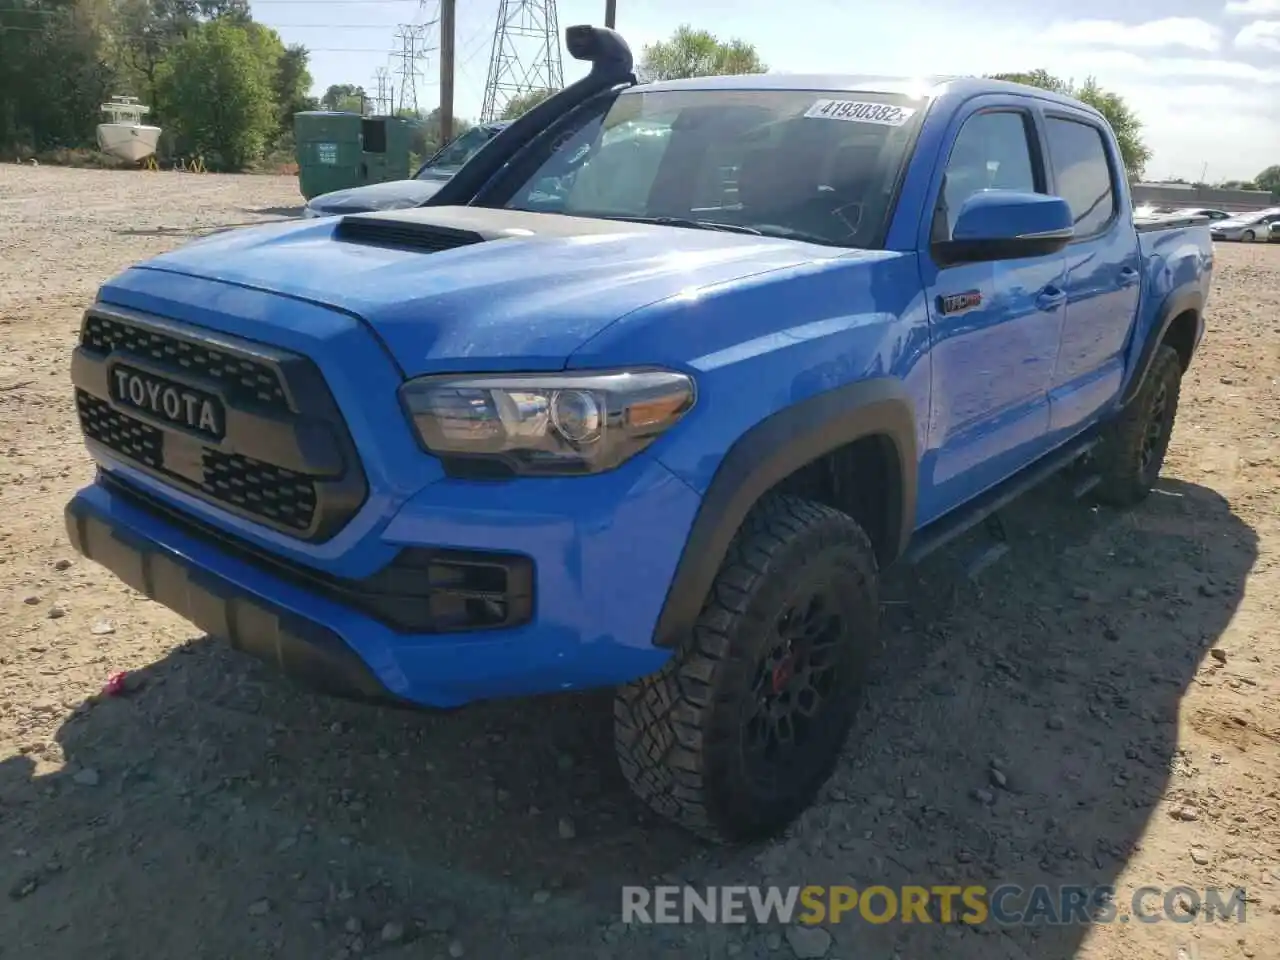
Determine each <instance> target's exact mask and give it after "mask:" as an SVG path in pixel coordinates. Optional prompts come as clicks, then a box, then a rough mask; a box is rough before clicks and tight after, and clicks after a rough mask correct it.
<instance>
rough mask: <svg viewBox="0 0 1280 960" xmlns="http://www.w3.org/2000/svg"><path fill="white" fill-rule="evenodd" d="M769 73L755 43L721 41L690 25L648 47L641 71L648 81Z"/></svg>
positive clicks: (641, 61)
mask: <svg viewBox="0 0 1280 960" xmlns="http://www.w3.org/2000/svg"><path fill="white" fill-rule="evenodd" d="M768 71H769V68H768V66H766V65H765V63H764V61H762V60H761V59H760V55H759V54H758V53H757V52H756V48H755V47H754V46H753V45H752V44H750V43H747V42H746V41H745V40H720V39H719V38H718V37H716V36H715V35H714V34H712V33H710V32H708V31H706V30H694V29H693V28H692V27H690V26H688V25H687V24H686V25H684V26H681V27H680V28H679V29H677V30H676V32H675V33H674V34H672V35H671V39H670V40H660V41H659V42H657V43H651V44H646V45H645V47H644V50H643V52H642V53H641V56H640V69H639V73H640V76H641V77H642V78H643V79H645V80H682V79H685V78H687V77H714V76H722V75H724V74H731V73H767V72H768Z"/></svg>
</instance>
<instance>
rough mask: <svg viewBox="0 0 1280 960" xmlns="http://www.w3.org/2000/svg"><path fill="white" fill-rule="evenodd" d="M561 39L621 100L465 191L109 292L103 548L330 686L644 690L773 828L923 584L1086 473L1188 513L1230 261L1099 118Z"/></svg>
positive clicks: (680, 815) (699, 806)
mask: <svg viewBox="0 0 1280 960" xmlns="http://www.w3.org/2000/svg"><path fill="white" fill-rule="evenodd" d="M566 43H567V46H568V48H569V50H570V52H571V53H572V54H573V55H574V56H575V57H578V58H579V59H583V60H588V61H590V62H591V64H592V65H591V69H590V73H589V74H588V75H587V76H586V77H584V78H583V79H582V80H580V81H578V82H577V83H575V84H573V85H571V86H569V87H567V88H566V89H564V90H563V91H562V92H560V93H558V94H557V95H555V96H553V97H551V98H550V99H549V100H547V101H546V102H544V103H543V104H541V105H539V106H538V107H536V108H534V109H533V110H532V111H530V112H529V113H527V114H525V115H524V116H523V117H521V118H520V119H518V120H516V121H515V122H513V123H512V124H511V125H510V126H508V127H507V128H506V129H505V130H503V131H502V132H501V133H499V134H498V135H497V136H496V137H495V138H494V139H493V140H492V141H491V142H490V144H489V145H488V146H487V147H486V148H485V149H484V150H482V151H480V152H479V153H477V154H476V155H475V157H473V158H472V159H471V160H470V161H469V162H468V163H467V164H466V165H464V166H463V167H462V168H461V169H460V170H459V171H458V172H457V173H456V174H455V175H454V176H453V177H452V178H451V179H450V180H449V181H448V182H447V183H445V184H444V185H443V186H442V187H441V189H440V190H439V192H438V193H436V194H435V195H434V196H433V197H432V198H431V199H430V200H429V201H428V202H427V204H425V205H423V206H420V207H417V208H413V209H410V210H396V211H387V212H377V213H365V214H358V215H349V216H343V217H335V218H330V219H323V220H305V221H293V222H286V223H279V224H268V225H263V226H258V227H253V228H249V229H244V230H238V231H231V232H225V233H222V234H219V235H216V236H212V237H208V238H205V239H202V240H199V241H197V242H193V243H190V244H188V245H186V246H184V247H182V248H179V249H177V250H174V251H172V252H169V253H166V254H164V255H161V256H158V257H156V258H154V259H152V260H149V261H147V262H145V263H142V264H139V265H138V266H135V267H132V268H130V269H127V270H125V271H124V272H123V273H121V274H119V275H118V276H116V277H115V278H113V279H111V280H110V281H108V282H107V283H106V284H104V285H103V286H102V288H101V290H100V292H99V293H98V295H97V298H96V300H95V302H94V303H93V304H92V305H91V306H90V307H89V308H88V310H87V312H86V314H85V317H84V321H83V327H82V330H81V334H80V340H79V345H78V346H77V347H76V349H75V351H74V357H73V362H72V379H73V381H74V389H75V402H76V405H77V408H78V411H79V417H80V424H81V427H82V428H83V433H84V436H85V438H86V441H87V444H88V448H89V450H90V452H91V454H92V456H93V458H94V459H95V460H96V462H97V466H98V470H97V474H96V479H95V480H94V481H93V483H91V484H90V485H89V486H87V487H86V488H84V489H83V490H81V491H79V492H78V493H77V494H76V495H75V497H74V499H72V500H71V501H70V503H69V504H68V506H67V509H66V518H67V528H68V532H69V534H70V537H71V540H72V542H73V543H74V545H75V547H76V548H77V549H78V550H79V551H80V552H81V553H83V554H84V555H85V556H87V557H89V558H91V559H92V560H95V561H97V562H98V563H100V564H102V565H104V566H105V567H107V568H108V569H110V570H112V571H114V572H115V573H116V574H117V575H119V577H120V578H121V579H122V580H123V581H125V582H126V583H127V584H129V585H130V586H132V587H134V588H136V589H137V590H139V591H142V592H143V593H145V594H146V595H148V596H150V597H152V598H154V599H155V600H157V601H159V602H160V603H161V604H163V605H165V606H167V607H170V608H172V609H173V610H175V611H177V612H178V613H180V614H181V615H183V616H184V617H186V618H187V619H189V620H190V621H192V622H193V623H195V624H196V625H198V626H199V627H200V628H202V629H203V630H205V631H207V632H208V633H209V634H211V635H214V636H220V637H224V638H227V639H228V640H229V642H230V643H231V644H232V645H233V646H234V647H236V648H238V649H240V650H243V651H246V652H247V653H249V654H252V655H256V656H258V657H260V658H263V659H265V660H267V661H269V662H271V663H272V664H274V665H276V666H278V667H279V668H280V669H282V670H283V671H284V672H286V673H288V674H292V675H294V676H296V677H299V678H303V679H306V680H310V681H311V682H313V683H315V684H317V685H319V686H320V687H322V688H324V689H327V690H329V691H331V692H334V693H338V694H346V695H350V696H354V697H360V698H367V699H372V700H382V701H388V702H394V703H400V704H409V705H417V706H422V707H440V708H445V707H456V706H460V705H463V704H466V703H469V702H472V701H476V700H481V699H486V698H500V697H515V696H526V695H533V694H539V693H547V692H555V691H571V690H581V689H584V688H593V687H601V686H607V687H613V688H616V699H615V710H614V718H613V719H614V724H615V737H616V744H617V752H618V758H619V761H620V764H621V768H622V771H623V773H624V774H625V777H626V779H627V781H628V782H629V783H630V784H631V786H632V787H633V788H634V790H635V791H636V792H637V793H638V794H639V795H640V797H642V798H643V799H644V800H645V801H647V802H648V803H649V804H650V805H651V806H652V807H653V808H654V809H656V810H657V811H659V812H660V813H662V814H665V815H667V816H669V817H671V818H673V819H674V820H676V821H678V822H679V823H681V824H683V825H685V826H686V827H688V828H690V829H691V830H693V831H695V832H697V833H699V834H701V835H703V836H705V837H709V838H713V839H717V840H721V841H736V840H741V839H745V838H751V837H756V836H761V835H765V834H768V833H770V832H773V831H776V830H777V829H779V828H781V827H782V826H783V825H785V824H786V823H788V822H789V821H790V820H791V819H792V818H794V817H795V816H796V815H797V814H798V813H799V812H800V811H801V810H802V809H803V808H804V807H805V806H806V805H807V804H808V803H809V802H811V800H812V797H813V796H814V794H815V791H817V790H818V789H819V787H820V786H821V785H822V784H823V782H824V781H825V780H826V779H827V778H828V776H829V774H830V771H831V770H832V768H833V766H834V764H835V763H836V760H837V758H838V756H839V754H840V752H841V750H842V748H843V744H844V743H845V742H846V739H847V736H848V734H849V731H850V729H851V726H852V723H853V720H854V716H855V711H856V709H857V706H858V703H859V691H860V686H861V684H862V682H863V677H864V671H865V667H866V663H867V657H868V654H869V652H870V651H871V650H872V649H873V647H874V645H875V643H876V633H877V617H878V611H879V607H880V603H879V599H878V594H877V582H878V578H879V576H880V573H881V571H882V570H884V569H885V568H886V567H888V566H889V565H890V564H892V563H895V562H897V561H908V562H909V561H911V560H913V559H914V558H916V557H919V556H922V555H923V554H924V553H926V552H928V551H929V550H930V549H932V548H933V547H935V546H936V545H938V544H940V543H942V542H945V541H947V540H949V539H950V538H952V537H954V536H955V535H956V533H958V532H959V531H961V530H964V529H966V528H967V527H970V526H972V525H973V524H974V522H975V520H977V519H979V518H983V517H987V516H990V515H991V514H992V512H993V511H994V510H995V509H996V508H997V507H999V506H1000V505H1001V504H1003V503H1006V502H1008V500H1009V499H1010V498H1011V497H1013V496H1014V495H1016V494H1017V493H1019V492H1020V491H1023V490H1026V489H1028V488H1029V487H1031V486H1033V485H1034V484H1036V483H1037V482H1039V481H1041V480H1043V479H1045V478H1046V477H1048V476H1050V475H1052V474H1054V473H1056V472H1059V471H1062V470H1064V469H1065V468H1067V467H1069V466H1070V467H1073V468H1075V469H1081V464H1084V467H1083V469H1084V470H1085V471H1086V472H1087V476H1088V477H1089V478H1091V479H1092V481H1093V482H1094V484H1095V486H1094V494H1093V495H1094V496H1096V497H1098V498H1101V499H1102V500H1105V501H1108V502H1111V503H1114V504H1119V505H1126V504H1130V505H1132V504H1137V503H1138V501H1140V500H1141V499H1142V498H1143V497H1144V496H1145V495H1146V494H1147V493H1148V491H1149V490H1150V489H1151V488H1152V485H1153V483H1154V482H1155V481H1156V478H1157V474H1158V473H1159V471H1160V469H1161V463H1162V460H1163V458H1164V456H1165V450H1166V447H1167V445H1168V443H1169V437H1170V431H1171V429H1172V427H1173V423H1174V415H1175V411H1176V409H1177V404H1178V392H1179V384H1180V382H1181V379H1182V376H1183V373H1184V371H1185V370H1186V369H1187V367H1188V365H1189V364H1190V363H1191V362H1192V357H1193V355H1194V353H1195V351H1196V349H1197V346H1198V345H1199V343H1200V340H1201V334H1202V331H1203V328H1204V311H1205V302H1206V297H1207V295H1208V291H1209V281H1210V273H1211V267H1212V245H1211V243H1210V239H1209V231H1208V229H1207V227H1206V226H1205V225H1204V224H1203V223H1200V222H1197V221H1194V220H1193V221H1188V222H1186V223H1177V224H1174V225H1168V224H1164V223H1161V222H1158V221H1157V222H1147V223H1140V222H1137V221H1135V219H1134V217H1133V215H1132V208H1131V204H1130V194H1129V188H1128V184H1127V180H1126V176H1125V170H1124V167H1123V165H1122V161H1121V157H1120V153H1119V152H1118V149H1117V146H1116V140H1115V138H1114V136H1113V134H1112V131H1111V130H1110V129H1109V128H1108V125H1107V123H1106V122H1105V120H1104V119H1103V117H1102V116H1101V115H1100V114H1098V113H1097V112H1095V111H1094V110H1093V109H1091V108H1089V107H1088V106H1086V105H1084V104H1082V103H1080V102H1078V101H1076V100H1074V99H1070V98H1067V97H1064V96H1059V95H1056V94H1052V93H1048V92H1045V91H1043V90H1038V89H1032V88H1030V87H1025V86H1019V85H1016V84H1010V83H1004V82H999V81H994V80H986V79H939V80H936V81H934V80H910V81H905V80H904V81H897V80H887V79H883V78H872V77H863V76H825V75H824V76H781V75H772V74H770V75H762V76H734V77H710V78H700V79H691V80H680V81H671V82H660V83H649V84H640V83H637V81H636V78H635V76H634V74H633V72H632V58H631V54H630V51H629V50H628V48H627V46H626V44H625V42H624V41H623V40H622V38H621V37H619V36H618V35H617V34H616V33H614V32H612V31H609V30H604V29H598V28H593V27H589V26H587V27H573V28H570V29H569V30H568V31H567V36H566ZM621 128H625V130H624V131H623V132H622V133H618V132H616V131H619V130H620V129H621ZM626 131H644V132H643V133H642V134H635V135H632V134H631V133H626ZM655 131H656V132H655ZM624 134H625V135H624Z"/></svg>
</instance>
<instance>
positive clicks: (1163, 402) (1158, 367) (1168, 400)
mask: <svg viewBox="0 0 1280 960" xmlns="http://www.w3.org/2000/svg"><path fill="white" fill-rule="evenodd" d="M1181 388H1182V358H1181V357H1179V356H1178V352H1177V351H1176V350H1174V349H1173V347H1170V346H1169V345H1167V344H1163V345H1161V346H1160V347H1159V349H1158V350H1157V352H1156V357H1155V360H1154V362H1153V363H1152V366H1151V370H1150V372H1149V373H1148V374H1147V379H1146V382H1145V383H1143V385H1142V387H1141V389H1139V391H1138V395H1137V396H1136V397H1134V398H1133V400H1132V401H1131V402H1130V403H1129V406H1128V407H1127V408H1125V410H1124V411H1123V412H1122V413H1121V414H1120V416H1119V417H1118V418H1117V419H1116V420H1114V421H1112V422H1111V423H1110V424H1109V425H1108V427H1107V429H1106V431H1105V432H1104V434H1103V437H1102V444H1101V448H1100V452H1099V454H1098V464H1099V467H1100V468H1101V472H1102V481H1101V483H1100V484H1099V485H1098V497H1099V499H1101V500H1103V501H1105V502H1107V503H1112V504H1115V505H1116V506H1129V505H1132V504H1135V503H1137V502H1139V501H1140V500H1142V499H1143V498H1145V497H1146V496H1147V494H1149V493H1150V492H1151V488H1152V487H1154V486H1155V482H1156V478H1157V477H1159V475H1160V468H1161V467H1162V466H1163V465H1164V457H1165V454H1166V453H1167V452H1168V450H1169V440H1170V438H1171V437H1172V436H1173V424H1174V420H1175V418H1176V417H1177V414H1178V395H1179V393H1180V391H1181Z"/></svg>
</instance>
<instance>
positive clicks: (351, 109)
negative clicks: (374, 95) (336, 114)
mask: <svg viewBox="0 0 1280 960" xmlns="http://www.w3.org/2000/svg"><path fill="white" fill-rule="evenodd" d="M367 99H368V96H367V95H366V94H365V92H364V87H358V86H356V85H355V84H352V83H334V84H331V85H330V86H329V88H328V89H327V90H325V92H324V96H322V97H321V98H320V106H322V107H324V108H325V109H326V110H340V111H342V112H344V113H364V104H365V101H366V100H367Z"/></svg>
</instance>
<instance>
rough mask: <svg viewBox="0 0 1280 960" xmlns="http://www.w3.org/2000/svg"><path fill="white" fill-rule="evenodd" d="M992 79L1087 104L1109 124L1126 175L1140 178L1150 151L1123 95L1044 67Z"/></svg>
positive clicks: (1092, 82) (1000, 74) (1092, 79)
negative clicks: (1045, 91) (1052, 71)
mask: <svg viewBox="0 0 1280 960" xmlns="http://www.w3.org/2000/svg"><path fill="white" fill-rule="evenodd" d="M993 79H996V80H1009V81H1012V82H1013V83H1025V84H1027V85H1029V86H1032V87H1039V88H1040V89H1042V90H1050V91H1052V92H1054V93H1061V94H1064V95H1065V96H1068V97H1075V98H1076V99H1077V100H1081V101H1083V102H1084V103H1087V104H1089V106H1091V107H1093V108H1094V109H1095V110H1097V111H1098V112H1099V113H1100V114H1102V115H1103V116H1104V117H1105V118H1106V120H1107V123H1109V124H1110V125H1111V130H1112V132H1114V133H1115V135H1116V142H1117V143H1118V144H1119V146H1120V156H1121V157H1123V158H1124V165H1125V169H1126V170H1127V171H1128V174H1129V178H1130V179H1131V180H1138V179H1141V177H1142V173H1143V171H1144V170H1145V169H1146V166H1147V161H1148V160H1150V159H1151V150H1150V149H1149V148H1148V147H1147V145H1146V143H1145V142H1143V139H1142V121H1141V120H1139V119H1138V115H1137V114H1136V113H1134V112H1133V109H1132V108H1131V107H1130V106H1129V104H1128V103H1126V102H1125V99H1124V97H1122V96H1120V95H1119V94H1118V93H1113V92H1112V91H1110V90H1106V89H1104V88H1103V87H1102V86H1100V85H1099V84H1098V81H1097V80H1096V79H1094V78H1093V77H1089V78H1088V79H1087V80H1085V82H1084V84H1083V85H1081V86H1079V87H1077V86H1076V85H1075V83H1074V81H1071V80H1063V79H1062V78H1060V77H1055V76H1053V75H1052V74H1051V73H1049V72H1048V71H1046V70H1032V71H1030V72H1029V73H997V74H995V75H994V78H993Z"/></svg>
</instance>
